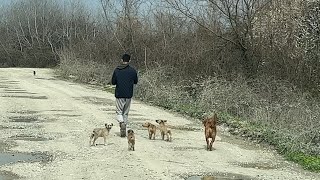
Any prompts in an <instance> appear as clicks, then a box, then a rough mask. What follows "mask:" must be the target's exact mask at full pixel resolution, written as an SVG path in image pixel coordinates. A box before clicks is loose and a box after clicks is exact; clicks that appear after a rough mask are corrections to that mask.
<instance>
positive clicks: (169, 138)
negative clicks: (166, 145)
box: [167, 130, 172, 142]
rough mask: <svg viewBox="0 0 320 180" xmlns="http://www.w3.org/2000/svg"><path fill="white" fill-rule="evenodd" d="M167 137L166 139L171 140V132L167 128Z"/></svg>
mask: <svg viewBox="0 0 320 180" xmlns="http://www.w3.org/2000/svg"><path fill="white" fill-rule="evenodd" d="M168 135H169V136H168ZM167 139H168V141H169V142H171V141H172V134H171V131H170V130H168V134H167Z"/></svg>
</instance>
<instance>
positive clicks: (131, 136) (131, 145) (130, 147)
mask: <svg viewBox="0 0 320 180" xmlns="http://www.w3.org/2000/svg"><path fill="white" fill-rule="evenodd" d="M127 138H128V150H129V151H130V150H132V151H134V144H135V141H136V140H135V137H134V132H133V130H132V129H129V130H128V135H127Z"/></svg>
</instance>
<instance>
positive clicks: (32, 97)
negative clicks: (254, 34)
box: [1, 95, 48, 99]
mask: <svg viewBox="0 0 320 180" xmlns="http://www.w3.org/2000/svg"><path fill="white" fill-rule="evenodd" d="M1 97H9V98H27V99H48V97H47V96H6V95H5V96H1Z"/></svg>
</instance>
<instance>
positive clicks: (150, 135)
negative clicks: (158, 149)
mask: <svg viewBox="0 0 320 180" xmlns="http://www.w3.org/2000/svg"><path fill="white" fill-rule="evenodd" d="M151 138H152V132H151V131H149V139H151Z"/></svg>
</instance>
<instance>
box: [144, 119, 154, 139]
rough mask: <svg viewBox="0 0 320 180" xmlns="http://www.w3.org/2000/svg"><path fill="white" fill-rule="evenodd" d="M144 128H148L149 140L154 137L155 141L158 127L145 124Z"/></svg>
mask: <svg viewBox="0 0 320 180" xmlns="http://www.w3.org/2000/svg"><path fill="white" fill-rule="evenodd" d="M142 127H146V128H148V132H149V139H151V138H152V135H153V140H154V139H155V138H156V131H157V127H156V126H155V125H153V124H151V123H149V122H145V123H144V124H142Z"/></svg>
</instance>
